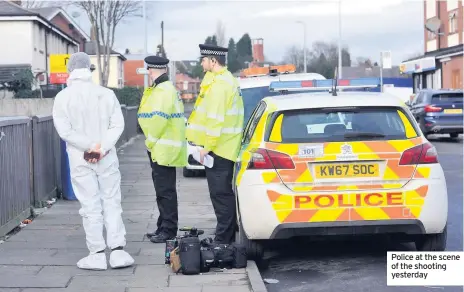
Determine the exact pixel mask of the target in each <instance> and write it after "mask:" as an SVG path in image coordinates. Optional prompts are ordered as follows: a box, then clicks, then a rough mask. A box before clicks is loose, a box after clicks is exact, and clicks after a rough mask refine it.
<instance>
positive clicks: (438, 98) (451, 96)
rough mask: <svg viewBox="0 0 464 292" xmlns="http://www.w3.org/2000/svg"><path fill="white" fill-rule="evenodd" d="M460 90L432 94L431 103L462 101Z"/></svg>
mask: <svg viewBox="0 0 464 292" xmlns="http://www.w3.org/2000/svg"><path fill="white" fill-rule="evenodd" d="M462 99H463V93H462V92H450V93H440V94H434V95H432V103H449V102H460V103H462Z"/></svg>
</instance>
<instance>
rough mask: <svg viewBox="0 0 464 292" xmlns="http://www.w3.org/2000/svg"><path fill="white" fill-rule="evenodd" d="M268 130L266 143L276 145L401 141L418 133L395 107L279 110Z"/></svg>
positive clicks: (405, 116)
mask: <svg viewBox="0 0 464 292" xmlns="http://www.w3.org/2000/svg"><path fill="white" fill-rule="evenodd" d="M270 129H271V131H270V133H269V139H268V141H269V142H277V143H313V142H344V141H346V142H348V141H366V140H367V141H373V140H403V139H409V138H414V137H417V133H419V131H418V130H417V129H416V128H415V127H414V126H413V123H412V122H411V120H410V118H409V116H408V114H406V113H405V112H404V111H403V110H402V109H401V108H396V107H388V108H386V107H356V108H349V109H342V108H341V109H329V108H325V109H299V110H289V111H281V112H277V113H275V114H274V116H273V123H272V127H271V128H270ZM273 137H277V140H276V139H275V138H273Z"/></svg>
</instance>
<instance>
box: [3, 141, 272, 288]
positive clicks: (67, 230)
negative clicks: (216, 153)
mask: <svg viewBox="0 0 464 292" xmlns="http://www.w3.org/2000/svg"><path fill="white" fill-rule="evenodd" d="M119 159H120V170H121V173H122V186H121V187H122V194H123V200H122V207H123V211H124V213H123V220H124V223H125V226H126V230H127V237H126V238H127V247H126V250H127V251H128V252H129V253H130V254H131V255H132V256H133V257H134V259H135V265H134V266H132V267H129V268H124V269H111V268H109V269H108V270H106V271H85V270H80V269H78V268H77V267H76V262H77V261H78V260H79V259H80V258H82V257H84V256H86V255H87V254H88V251H87V249H86V245H85V236H84V231H83V228H82V224H81V217H80V216H79V214H78V209H79V204H78V202H76V201H63V200H58V201H57V202H56V203H55V204H54V205H53V206H52V207H51V208H49V209H47V210H45V212H43V213H42V214H41V215H39V216H38V217H37V218H35V219H34V220H33V222H32V223H30V224H28V225H27V226H26V227H24V228H22V229H21V231H19V232H18V233H17V234H14V235H12V236H11V237H9V238H8V239H6V241H5V242H3V243H2V244H0V292H81V291H86V292H92V291H99V292H105V291H108V292H109V291H111V292H148V291H150V292H159V291H163V292H210V291H211V292H212V291H221V292H229V291H230V292H265V291H266V288H265V286H264V283H263V281H262V279H261V276H260V274H259V271H258V268H257V267H256V264H255V263H254V262H253V261H249V262H248V267H247V268H246V269H231V270H225V271H222V270H213V271H211V272H209V273H205V274H201V275H193V276H185V275H182V274H179V275H175V274H174V273H173V272H172V271H171V269H170V267H169V266H168V265H165V264H164V248H165V245H164V244H154V243H151V242H150V241H149V240H148V239H147V238H146V237H145V236H144V234H145V233H146V232H147V231H154V230H155V228H156V219H157V216H158V211H157V207H156V200H155V191H154V187H153V182H152V180H151V169H150V165H149V162H148V157H147V154H146V151H145V146H144V144H143V139H142V138H141V137H138V138H137V139H135V140H134V141H132V143H131V144H129V145H125V146H123V148H122V149H120V151H119ZM177 190H178V201H179V223H180V224H179V227H182V226H195V227H197V228H200V229H203V230H205V235H204V236H210V237H212V234H213V232H214V228H215V225H216V218H215V215H214V211H213V208H212V206H211V202H210V199H209V193H208V190H207V184H206V179H204V178H184V177H183V176H182V172H181V170H180V169H179V170H178V172H177ZM204 236H203V237H204ZM0 242H1V241H0ZM108 258H109V255H108Z"/></svg>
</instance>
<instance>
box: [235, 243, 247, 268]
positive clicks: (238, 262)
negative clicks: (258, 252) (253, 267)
mask: <svg viewBox="0 0 464 292" xmlns="http://www.w3.org/2000/svg"><path fill="white" fill-rule="evenodd" d="M232 248H233V250H234V260H233V261H232V267H233V268H234V269H243V268H246V267H247V250H246V246H245V245H244V244H240V243H236V242H234V243H232Z"/></svg>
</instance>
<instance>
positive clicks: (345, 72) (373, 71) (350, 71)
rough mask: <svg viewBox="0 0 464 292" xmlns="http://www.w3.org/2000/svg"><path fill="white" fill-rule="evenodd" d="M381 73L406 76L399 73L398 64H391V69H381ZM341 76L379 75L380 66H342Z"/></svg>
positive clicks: (400, 76) (397, 76)
mask: <svg viewBox="0 0 464 292" xmlns="http://www.w3.org/2000/svg"><path fill="white" fill-rule="evenodd" d="M382 75H383V77H384V78H408V76H405V75H404V74H401V73H400V67H399V66H393V67H392V68H391V69H383V71H382ZM342 76H343V78H367V77H380V67H378V66H374V67H363V66H358V67H342Z"/></svg>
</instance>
